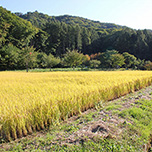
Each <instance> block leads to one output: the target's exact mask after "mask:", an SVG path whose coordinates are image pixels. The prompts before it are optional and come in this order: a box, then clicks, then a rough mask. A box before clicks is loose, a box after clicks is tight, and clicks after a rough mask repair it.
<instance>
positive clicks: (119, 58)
mask: <svg viewBox="0 0 152 152" xmlns="http://www.w3.org/2000/svg"><path fill="white" fill-rule="evenodd" d="M110 60H111V66H112V67H113V68H120V67H122V65H124V64H125V62H124V61H125V59H124V57H123V55H121V54H112V55H111V57H110Z"/></svg>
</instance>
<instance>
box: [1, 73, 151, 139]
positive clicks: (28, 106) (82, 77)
mask: <svg viewBox="0 0 152 152" xmlns="http://www.w3.org/2000/svg"><path fill="white" fill-rule="evenodd" d="M151 84H152V71H119V72H49V73H25V72H0V103H1V104H0V139H6V140H8V141H9V140H11V138H12V139H16V138H18V137H22V136H26V135H27V134H30V133H32V132H33V131H36V130H40V129H44V128H45V127H47V126H48V125H50V124H55V123H58V122H59V121H60V120H61V119H66V118H67V117H69V116H72V115H74V114H77V113H80V112H81V111H84V110H86V109H88V108H90V107H94V106H95V105H97V103H98V102H99V101H108V100H111V99H114V98H117V97H119V96H122V95H125V94H127V93H130V92H133V91H135V90H139V89H141V88H143V87H146V86H148V85H151Z"/></svg>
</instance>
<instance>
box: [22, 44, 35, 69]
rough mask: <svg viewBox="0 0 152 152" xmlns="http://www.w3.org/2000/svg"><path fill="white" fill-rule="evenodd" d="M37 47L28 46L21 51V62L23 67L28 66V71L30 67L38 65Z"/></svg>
mask: <svg viewBox="0 0 152 152" xmlns="http://www.w3.org/2000/svg"><path fill="white" fill-rule="evenodd" d="M34 51H35V49H34V48H33V47H29V46H26V47H25V48H23V49H22V50H21V53H20V59H21V62H22V63H20V64H21V65H22V66H23V67H26V71H27V72H28V69H29V68H34V67H36V66H37V52H34Z"/></svg>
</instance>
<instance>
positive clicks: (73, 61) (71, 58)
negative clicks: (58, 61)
mask: <svg viewBox="0 0 152 152" xmlns="http://www.w3.org/2000/svg"><path fill="white" fill-rule="evenodd" d="M83 59H84V55H83V54H82V53H79V52H78V50H73V51H68V52H67V53H66V54H64V58H63V64H64V65H65V66H69V67H72V68H75V67H77V66H79V65H81V64H82V63H83V61H84V60H83Z"/></svg>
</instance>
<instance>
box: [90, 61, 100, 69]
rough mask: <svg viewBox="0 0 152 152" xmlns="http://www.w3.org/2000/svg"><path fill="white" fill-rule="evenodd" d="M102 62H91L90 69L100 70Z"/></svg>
mask: <svg viewBox="0 0 152 152" xmlns="http://www.w3.org/2000/svg"><path fill="white" fill-rule="evenodd" d="M100 64H101V62H100V61H99V60H90V67H91V68H98V67H99V66H100Z"/></svg>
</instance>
